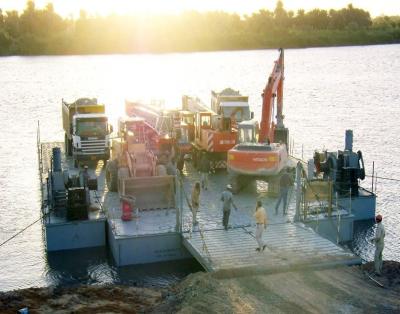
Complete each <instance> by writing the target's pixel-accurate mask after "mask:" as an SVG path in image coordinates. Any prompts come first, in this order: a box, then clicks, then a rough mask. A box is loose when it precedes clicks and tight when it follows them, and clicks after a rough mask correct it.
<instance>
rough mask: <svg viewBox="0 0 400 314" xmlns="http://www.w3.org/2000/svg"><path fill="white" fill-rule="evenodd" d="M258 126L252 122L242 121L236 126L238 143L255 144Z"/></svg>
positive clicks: (255, 122)
mask: <svg viewBox="0 0 400 314" xmlns="http://www.w3.org/2000/svg"><path fill="white" fill-rule="evenodd" d="M258 133H259V126H258V122H257V121H254V120H250V121H243V122H240V123H239V124H238V136H239V138H238V142H239V143H240V144H242V143H257V142H258Z"/></svg>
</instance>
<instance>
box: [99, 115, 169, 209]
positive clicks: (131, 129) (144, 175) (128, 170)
mask: <svg viewBox="0 0 400 314" xmlns="http://www.w3.org/2000/svg"><path fill="white" fill-rule="evenodd" d="M156 136H157V132H156V130H154V129H153V128H152V127H151V126H150V125H149V124H148V123H146V121H145V120H144V119H143V118H139V117H123V118H120V119H119V121H118V138H116V139H113V141H112V150H111V159H110V161H109V162H108V163H107V166H106V183H107V187H108V189H109V191H111V192H117V191H118V193H119V194H120V195H121V196H123V197H128V196H133V197H135V199H136V204H135V206H137V207H138V208H140V209H148V208H164V207H169V206H171V205H172V204H173V202H174V176H173V173H169V169H168V160H163V161H162V160H161V158H157V156H156V155H155V153H154V152H153V151H152V150H151V149H150V142H151V141H152V140H154V138H155V137H156ZM154 191H157V193H154Z"/></svg>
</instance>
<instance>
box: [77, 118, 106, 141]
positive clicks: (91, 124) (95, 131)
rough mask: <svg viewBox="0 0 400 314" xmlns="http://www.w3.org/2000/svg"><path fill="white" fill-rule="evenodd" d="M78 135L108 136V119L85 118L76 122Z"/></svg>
mask: <svg viewBox="0 0 400 314" xmlns="http://www.w3.org/2000/svg"><path fill="white" fill-rule="evenodd" d="M76 134H77V135H79V136H85V137H88V136H106V135H107V134H108V130H107V118H85V119H77V120H76Z"/></svg>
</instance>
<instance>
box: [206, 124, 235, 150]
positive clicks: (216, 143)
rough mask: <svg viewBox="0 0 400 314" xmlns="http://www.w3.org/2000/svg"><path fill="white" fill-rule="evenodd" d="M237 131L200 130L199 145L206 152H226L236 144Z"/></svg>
mask: <svg viewBox="0 0 400 314" xmlns="http://www.w3.org/2000/svg"><path fill="white" fill-rule="evenodd" d="M236 138H237V132H226V131H224V132H220V131H215V130H211V129H203V130H201V140H200V145H201V147H202V148H203V149H205V150H206V151H208V152H216V153H219V152H227V151H228V150H230V149H231V148H233V147H234V146H235V145H236Z"/></svg>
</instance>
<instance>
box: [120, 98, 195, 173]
mask: <svg viewBox="0 0 400 314" xmlns="http://www.w3.org/2000/svg"><path fill="white" fill-rule="evenodd" d="M125 112H126V114H127V115H128V116H130V117H142V118H144V119H145V121H146V123H148V124H149V125H150V126H151V127H152V128H153V129H154V130H155V131H156V133H155V137H154V140H153V141H152V143H153V146H152V150H153V151H154V152H155V153H156V154H157V155H161V154H163V153H165V152H173V154H174V156H173V158H174V159H175V160H176V163H177V168H178V169H179V170H182V169H183V166H184V157H185V155H186V154H189V153H190V151H191V144H190V138H192V137H193V134H194V114H193V113H192V112H189V111H184V110H177V109H169V110H166V109H163V106H162V105H161V104H160V103H159V102H158V103H156V104H154V103H149V104H145V103H141V102H135V101H128V100H126V101H125Z"/></svg>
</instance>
